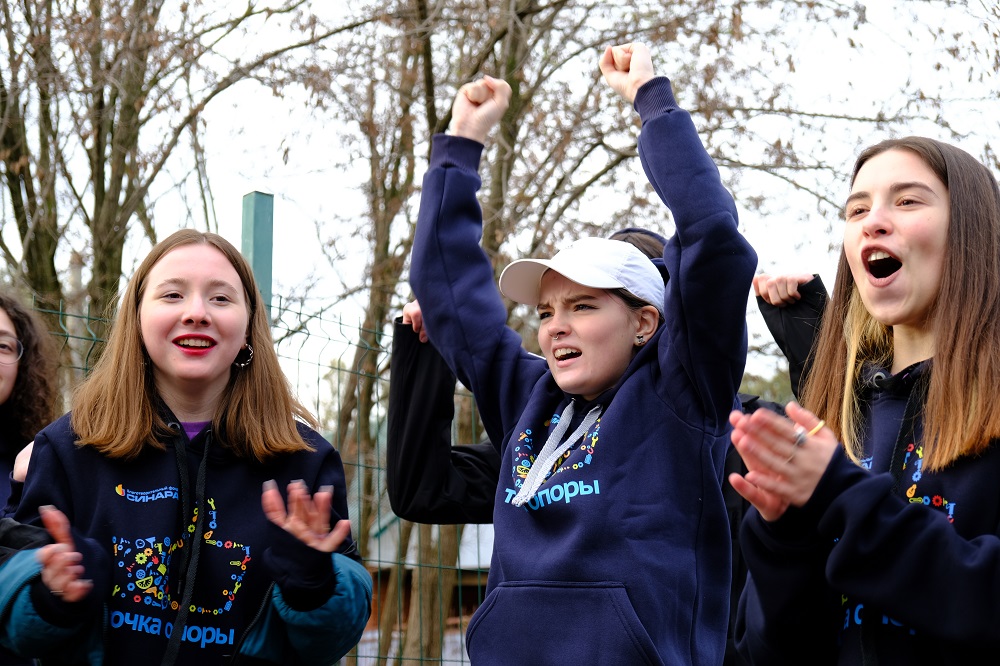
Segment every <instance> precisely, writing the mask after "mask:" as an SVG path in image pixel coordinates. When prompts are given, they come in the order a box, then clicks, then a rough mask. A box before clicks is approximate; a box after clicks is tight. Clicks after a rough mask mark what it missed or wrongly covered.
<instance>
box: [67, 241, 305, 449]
mask: <svg viewBox="0 0 1000 666" xmlns="http://www.w3.org/2000/svg"><path fill="white" fill-rule="evenodd" d="M194 244H200V245H211V246H212V247H214V248H216V249H217V250H219V251H220V252H221V253H222V254H223V255H225V256H226V258H227V259H228V260H229V263H230V264H232V266H233V268H234V269H235V270H236V273H237V274H238V275H239V276H240V281H241V282H242V284H243V289H244V291H245V294H246V298H247V304H248V308H249V319H250V334H249V336H248V341H249V342H250V344H251V345H252V346H253V350H254V352H253V360H252V362H251V363H250V364H249V365H248V366H246V367H244V368H236V367H234V368H233V369H232V371H231V373H230V377H229V383H228V384H227V386H226V389H225V391H224V392H223V395H222V399H221V401H220V402H219V406H218V408H217V410H216V413H215V416H214V417H213V419H212V431H213V433H214V434H215V436H216V438H217V439H219V440H221V441H222V442H223V443H224V444H225V445H226V446H227V447H229V448H230V449H231V450H232V451H233V452H234V453H235V454H236V455H238V456H240V457H242V458H254V459H256V460H259V461H265V460H267V459H268V458H271V457H273V456H275V455H277V454H281V453H290V452H293V451H301V450H310V449H311V447H310V446H309V445H308V444H306V442H305V441H304V440H303V439H302V437H301V436H300V435H299V433H298V430H297V428H296V422H295V418H296V417H298V418H299V419H301V420H302V421H304V422H305V423H308V424H309V425H311V426H313V427H316V421H315V419H314V418H313V416H312V415H311V414H310V413H309V411H308V410H307V409H306V408H305V407H303V406H302V404H300V403H299V401H298V400H296V399H295V397H294V396H293V394H292V389H291V385H290V384H289V382H288V379H287V378H286V377H285V375H284V373H282V371H281V367H280V365H279V363H278V355H277V354H276V353H275V351H274V342H273V340H272V338H271V327H270V324H269V322H268V320H267V314H266V312H267V309H266V307H265V304H264V301H263V298H262V297H261V295H260V290H259V289H258V288H257V282H256V280H255V279H254V276H253V271H252V269H251V268H250V264H249V263H247V261H246V259H244V258H243V255H241V254H240V253H239V251H238V250H237V249H236V248H235V247H234V246H233V245H232V244H231V243H230V242H229V241H227V240H226V239H225V238H223V237H222V236H219V235H217V234H213V233H206V232H201V231H196V230H194V229H182V230H180V231H177V232H175V233H173V234H171V235H170V236H169V237H168V238H166V239H164V240H163V241H161V242H159V243H157V244H156V245H155V246H154V247H153V249H152V250H150V252H149V254H148V255H147V256H146V258H145V259H143V261H142V263H141V264H140V265H139V268H138V269H137V270H136V272H135V274H134V275H133V276H132V279H130V280H129V282H128V286H127V287H126V288H125V295H124V296H123V297H122V302H121V306H120V307H119V309H118V313H117V316H116V317H115V318H114V323H113V324H112V327H111V332H110V334H109V336H108V341H107V344H106V346H105V349H104V351H103V353H102V354H101V357H100V359H99V360H98V362H97V364H96V365H95V367H94V369H93V371H92V372H91V374H90V376H89V377H87V379H85V380H84V382H83V383H82V384H81V385H80V386H79V387H78V388H77V390H76V391H75V393H74V395H73V413H72V417H71V418H72V425H73V430H74V431H75V432H76V434H77V436H78V438H79V439H78V440H77V443H78V444H79V445H81V446H92V447H94V448H95V449H97V450H98V451H100V452H101V453H103V454H104V455H106V456H109V457H111V458H124V459H129V458H134V457H135V456H137V455H139V453H140V452H141V451H142V450H143V448H145V447H147V446H152V447H155V448H160V449H162V448H164V445H163V444H162V442H161V439H162V438H163V437H165V436H166V433H168V432H169V430H168V428H167V423H166V422H165V421H164V419H163V416H162V415H161V412H160V410H159V408H158V405H159V404H160V397H159V395H158V394H157V392H156V387H155V385H154V382H153V367H152V362H151V361H150V360H149V356H148V354H147V353H146V349H145V346H144V345H143V342H142V335H141V333H140V324H139V306H140V304H141V303H142V297H143V293H144V292H145V289H146V280H147V278H148V276H149V272H150V270H151V269H152V268H153V266H154V265H155V264H156V262H158V261H159V260H160V259H161V258H162V257H163V256H164V255H166V254H167V253H168V252H170V251H171V250H174V249H176V248H178V247H181V246H184V245H194Z"/></svg>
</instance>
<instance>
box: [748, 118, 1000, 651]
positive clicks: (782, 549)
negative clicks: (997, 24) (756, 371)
mask: <svg viewBox="0 0 1000 666" xmlns="http://www.w3.org/2000/svg"><path fill="white" fill-rule="evenodd" d="M844 216H845V227H844V244H843V251H842V253H841V257H840V268H839V270H838V274H837V281H836V285H835V288H834V292H833V297H832V300H831V301H830V304H829V308H828V310H827V312H826V314H825V315H824V319H823V326H822V329H821V331H820V339H819V343H818V347H817V350H816V356H815V359H814V363H813V366H812V370H811V372H810V374H809V378H808V381H807V383H806V387H805V390H804V394H803V396H802V397H803V400H802V401H803V405H804V406H805V407H801V406H799V405H796V404H794V403H791V404H789V406H788V409H787V412H788V416H789V417H790V418H791V420H787V419H782V418H780V417H777V416H775V415H771V414H766V413H763V412H757V413H755V414H753V415H752V416H745V415H743V414H740V413H736V412H734V413H733V415H732V417H731V422H732V423H733V425H734V427H735V429H734V431H733V435H732V439H733V443H734V444H735V446H736V447H737V449H738V451H739V452H740V454H741V455H742V456H743V459H744V460H745V461H746V463H747V466H748V468H749V470H750V471H749V472H748V473H747V474H746V475H745V477H743V476H739V475H733V476H732V477H731V482H732V484H733V487H734V488H736V489H737V490H738V491H739V492H740V493H741V494H742V495H743V496H744V497H746V498H747V499H748V500H749V501H750V502H751V503H753V504H754V506H755V507H756V510H755V511H753V512H751V514H750V515H748V517H747V518H746V519H745V520H744V522H743V528H742V532H741V539H740V541H741V545H742V546H743V552H744V555H745V557H746V560H747V563H748V566H749V570H750V579H749V582H748V584H747V586H746V588H745V590H744V593H743V596H742V598H741V601H740V609H739V617H740V622H739V624H738V626H737V634H738V639H739V641H740V643H739V645H740V649H741V651H742V652H743V653H744V655H745V656H747V657H748V658H749V659H750V660H751V662H752V663H764V664H786V663H788V664H790V663H811V664H826V663H829V664H860V663H864V664H907V665H912V664H969V663H980V662H981V660H982V659H983V657H982V655H984V654H992V655H993V658H996V656H997V655H998V654H1000V602H998V601H997V600H998V599H1000V494H998V493H997V491H996V483H997V479H998V478H1000V446H998V438H1000V402H998V401H997V399H996V396H995V395H994V393H993V392H994V391H995V390H996V388H997V386H1000V191H998V188H997V183H996V180H995V179H994V177H993V175H992V174H991V172H990V171H989V169H987V168H986V167H985V166H983V165H982V164H981V163H979V162H978V161H977V160H976V159H974V158H973V157H972V156H970V155H968V154H967V153H965V152H964V151H962V150H960V149H958V148H956V147H954V146H951V145H948V144H945V143H941V142H939V141H935V140H932V139H926V138H922V137H908V138H903V139H893V140H887V141H883V142H882V143H879V144H877V145H875V146H872V147H871V148H869V149H867V150H865V151H864V152H862V153H861V155H860V156H859V157H858V159H857V162H856V165H855V168H854V174H853V177H852V180H851V193H850V195H849V196H848V198H847V202H846V205H845V208H844Z"/></svg>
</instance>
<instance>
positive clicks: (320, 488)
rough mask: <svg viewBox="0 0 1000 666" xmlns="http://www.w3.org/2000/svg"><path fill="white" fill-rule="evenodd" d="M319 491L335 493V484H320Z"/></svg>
mask: <svg viewBox="0 0 1000 666" xmlns="http://www.w3.org/2000/svg"><path fill="white" fill-rule="evenodd" d="M319 492H321V493H330V494H331V495H332V494H333V486H320V487H319Z"/></svg>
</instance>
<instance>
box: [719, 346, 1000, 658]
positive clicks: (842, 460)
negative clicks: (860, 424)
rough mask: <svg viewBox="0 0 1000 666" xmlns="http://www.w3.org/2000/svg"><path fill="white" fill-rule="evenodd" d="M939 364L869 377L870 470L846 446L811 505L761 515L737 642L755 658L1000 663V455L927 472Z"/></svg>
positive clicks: (750, 544)
mask: <svg viewBox="0 0 1000 666" xmlns="http://www.w3.org/2000/svg"><path fill="white" fill-rule="evenodd" d="M930 367H931V362H930V361H924V362H922V363H919V364H916V365H913V366H910V367H909V368H907V369H905V370H903V371H901V372H899V373H897V374H896V375H895V376H887V373H885V372H880V373H877V374H876V372H874V371H872V370H869V371H868V372H867V375H868V377H867V380H866V385H865V389H864V391H863V393H862V396H861V399H862V402H863V406H864V409H865V412H864V414H865V439H864V451H865V454H864V458H863V459H862V461H861V463H862V464H861V465H860V466H859V465H856V464H855V463H853V462H852V461H851V460H850V459H849V458H848V457H847V456H846V455H845V454H844V453H843V452H842V451H838V453H837V454H836V455H835V456H834V458H833V460H832V461H831V462H830V464H829V466H828V467H827V470H826V472H825V473H824V475H823V477H822V478H821V479H820V482H819V485H818V486H817V487H816V490H815V491H814V492H813V495H812V497H811V498H810V499H809V501H808V502H807V503H806V504H805V505H804V506H802V507H801V508H795V507H792V508H789V509H788V511H786V512H785V514H784V515H783V516H782V517H781V518H779V519H778V520H775V521H773V522H770V523H769V522H767V521H765V520H763V519H762V518H761V516H760V514H759V513H758V512H757V511H756V510H752V511H751V512H750V513H749V514H748V515H747V517H746V519H745V520H744V524H743V529H742V530H741V533H740V541H741V545H742V547H743V553H744V557H745V559H746V561H747V565H748V567H749V570H750V575H749V577H748V579H747V585H746V587H745V588H744V591H743V596H742V597H741V599H740V606H739V615H738V618H737V641H738V646H739V648H740V651H741V652H742V653H743V654H744V656H746V657H747V658H748V660H750V661H751V662H752V663H754V664H767V665H768V666H770V665H781V664H789V665H791V664H802V663H809V664H843V665H845V666H846V665H848V664H861V663H865V664H881V665H882V666H885V665H886V664H899V665H900V666H903V665H906V666H915V665H919V664H928V665H931V664H934V665H935V666H937V665H946V664H954V665H955V666H959V665H964V664H981V663H994V662H993V661H992V660H993V659H996V658H997V655H1000V493H998V492H997V481H998V479H1000V446H997V445H996V444H995V443H994V444H993V445H992V446H990V447H989V449H987V451H986V452H985V453H983V454H982V455H980V456H976V457H972V456H966V457H964V458H961V459H959V460H957V461H956V462H955V463H954V464H952V465H951V466H949V467H948V468H946V469H944V470H941V471H939V472H934V473H928V472H926V471H925V470H924V469H923V464H922V463H923V446H922V443H921V442H922V419H921V411H922V406H923V402H924V400H925V399H926V391H925V388H926V381H927V380H928V375H929V372H930ZM908 410H909V413H908ZM984 655H988V657H984Z"/></svg>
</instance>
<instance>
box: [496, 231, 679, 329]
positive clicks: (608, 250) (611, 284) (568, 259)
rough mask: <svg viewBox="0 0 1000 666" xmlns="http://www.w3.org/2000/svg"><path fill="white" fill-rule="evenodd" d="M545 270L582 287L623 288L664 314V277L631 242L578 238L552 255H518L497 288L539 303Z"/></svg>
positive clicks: (509, 295) (515, 297) (518, 299)
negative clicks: (532, 257)
mask: <svg viewBox="0 0 1000 666" xmlns="http://www.w3.org/2000/svg"><path fill="white" fill-rule="evenodd" d="M547 270H553V271H555V272H556V273H559V274H560V275H562V276H563V277H565V278H567V279H569V280H572V281H573V282H576V283H577V284H582V285H583V286H585V287H592V288H594V289H625V290H626V291H628V292H629V293H630V294H632V295H633V296H637V297H638V298H640V299H642V300H643V301H645V302H647V303H649V304H650V305H652V306H653V307H655V308H656V309H657V310H658V311H659V313H660V314H663V291H664V290H663V277H662V276H661V275H660V271H658V270H657V269H656V266H654V265H653V262H652V261H650V259H649V257H647V256H646V255H644V254H643V253H642V252H641V251H640V250H639V249H638V248H637V247H635V246H634V245H632V244H631V243H626V242H625V241H619V240H610V239H607V238H581V239H579V240H577V241H574V242H572V243H570V244H569V245H568V246H567V247H565V248H564V249H562V250H559V252H557V253H556V254H555V256H553V257H552V258H551V259H518V260H517V261H514V262H511V263H510V264H508V265H507V267H506V268H505V269H503V273H501V274H500V292H501V293H503V295H504V296H506V297H507V298H509V299H511V300H512V301H515V302H517V303H524V304H525V305H538V298H539V290H540V288H541V281H542V274H543V273H545V271H547Z"/></svg>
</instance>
